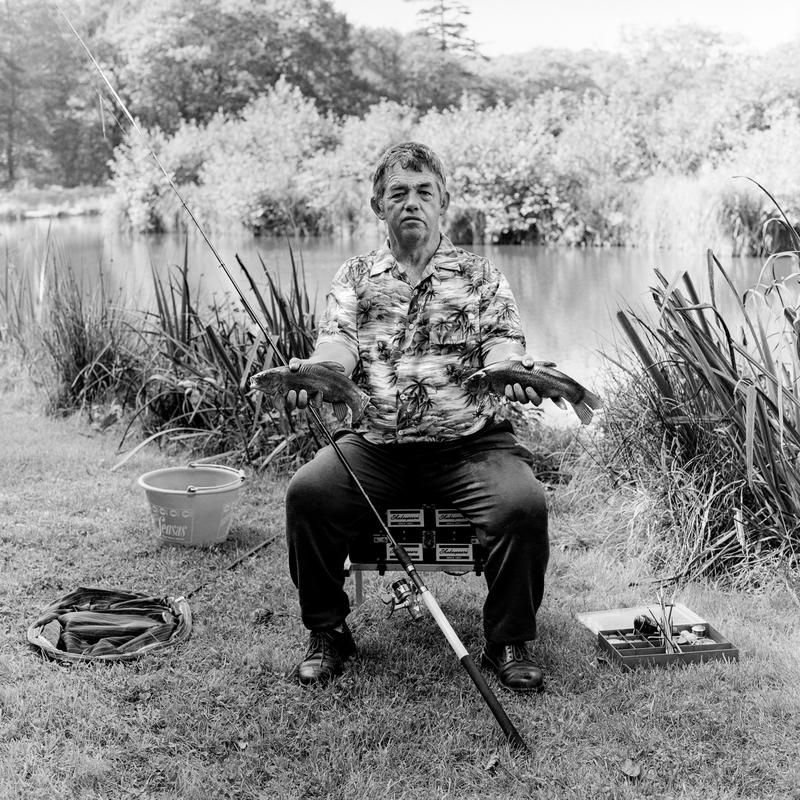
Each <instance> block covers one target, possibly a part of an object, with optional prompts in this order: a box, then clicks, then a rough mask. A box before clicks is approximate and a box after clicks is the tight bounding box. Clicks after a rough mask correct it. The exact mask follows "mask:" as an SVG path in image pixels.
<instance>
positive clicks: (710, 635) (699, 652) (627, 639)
mask: <svg viewBox="0 0 800 800" xmlns="http://www.w3.org/2000/svg"><path fill="white" fill-rule="evenodd" d="M702 624H703V625H704V626H705V629H706V634H705V638H706V639H711V640H712V641H711V642H708V643H703V644H700V643H698V644H681V645H679V646H680V650H681V652H677V651H676V652H673V653H668V652H667V649H666V647H665V645H664V643H663V640H662V638H661V636H660V635H658V634H656V635H652V636H644V635H642V634H641V633H638V632H637V631H635V630H634V629H633V628H616V629H611V630H601V631H598V633H597V643H598V645H599V646H600V649H601V650H604V651H605V652H606V653H608V655H609V656H610V658H611V661H612V662H613V663H615V664H619V665H620V666H621V667H622V668H623V669H624V670H631V669H635V668H636V667H652V666H665V665H667V664H699V663H702V662H704V661H719V660H724V661H738V660H739V650H738V649H737V648H736V647H734V646H733V645H732V644H731V643H730V642H729V641H728V640H727V639H726V638H725V637H724V636H723V635H722V634H721V633H720V632H719V631H718V630H716V629H715V628H713V627H712V626H711V625H709V624H708V623H707V622H703V623H702ZM691 628H692V625H691V624H679V625H673V631H676V632H678V633H679V632H680V631H683V630H690V629H691Z"/></svg>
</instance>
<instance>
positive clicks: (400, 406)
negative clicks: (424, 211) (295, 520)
mask: <svg viewBox="0 0 800 800" xmlns="http://www.w3.org/2000/svg"><path fill="white" fill-rule="evenodd" d="M318 342H319V343H322V342H335V343H337V344H341V345H344V346H345V347H347V348H348V349H349V350H350V351H351V352H352V353H353V355H354V356H355V357H356V359H357V361H358V365H357V367H356V371H355V373H354V375H353V378H354V380H355V381H356V383H358V385H359V386H360V387H361V388H362V389H363V390H364V391H365V392H366V393H367V394H369V395H370V397H371V399H372V402H371V403H370V405H369V406H367V410H366V412H365V414H364V418H363V419H362V421H361V423H360V424H359V426H358V427H357V428H356V429H357V430H360V431H362V432H363V433H364V435H365V437H366V438H367V439H369V440H370V441H373V442H378V443H381V442H420V441H426V442H427V441H444V440H448V439H455V438H457V437H459V436H465V435H467V434H470V433H474V432H475V431H477V430H480V428H482V427H483V426H484V425H485V424H486V421H487V419H489V418H490V417H492V416H493V414H494V409H495V405H496V403H497V401H496V400H495V399H493V398H492V397H491V396H487V395H484V396H475V395H473V394H469V393H468V392H466V391H464V390H463V389H462V388H461V386H460V381H461V380H462V379H463V378H465V377H466V376H467V375H470V374H471V373H472V372H474V371H475V370H476V369H479V368H480V367H482V366H483V362H484V358H485V356H486V354H487V353H488V352H489V351H490V350H491V349H492V348H493V347H495V346H496V345H498V344H501V343H508V342H513V343H516V344H518V345H519V354H520V355H522V354H523V353H524V352H525V337H524V335H523V333H522V327H521V325H520V318H519V312H518V310H517V305H516V302H515V300H514V297H513V295H512V293H511V289H510V287H509V285H508V281H507V280H506V278H505V277H504V276H503V275H502V274H501V273H500V272H499V271H498V270H497V269H496V268H495V267H494V266H493V265H492V263H491V262H490V261H489V260H488V259H487V258H484V257H483V256H479V255H475V254H474V253H470V252H467V251H466V250H462V249H460V248H457V247H455V246H454V245H453V244H452V242H451V241H450V240H449V239H448V238H447V237H445V236H443V237H442V239H441V242H440V243H439V247H438V249H437V250H436V252H435V253H434V254H433V257H432V258H431V260H430V261H429V262H428V265H427V266H426V268H425V271H424V272H423V273H422V276H421V277H420V280H419V282H418V283H417V284H416V286H412V285H411V283H410V281H409V279H408V277H407V275H406V271H405V269H404V268H403V267H402V266H401V265H400V264H398V262H397V261H396V260H395V258H394V256H393V255H392V252H391V250H390V249H389V245H388V243H387V244H386V245H385V246H384V247H382V248H379V249H378V250H374V251H372V252H371V253H368V254H367V255H363V256H356V257H355V258H351V259H349V260H348V261H346V262H345V263H344V264H343V265H342V266H341V267H340V268H339V271H338V272H337V273H336V275H335V277H334V279H333V282H332V284H331V290H330V292H329V294H328V297H327V306H326V310H325V314H324V315H323V319H322V321H321V324H320V328H319V337H318Z"/></svg>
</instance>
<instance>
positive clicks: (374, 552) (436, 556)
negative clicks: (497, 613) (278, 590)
mask: <svg viewBox="0 0 800 800" xmlns="http://www.w3.org/2000/svg"><path fill="white" fill-rule="evenodd" d="M384 521H385V522H386V527H387V528H388V529H389V532H390V533H391V534H392V536H393V537H394V539H395V541H396V542H397V543H398V544H399V545H401V546H402V547H403V549H404V550H405V551H406V553H408V556H409V558H410V559H411V561H412V562H413V563H414V567H415V568H416V569H417V570H419V571H420V572H450V571H452V572H475V574H476V575H480V574H481V572H482V571H483V565H484V561H485V558H486V552H485V550H484V548H483V547H482V546H481V544H480V542H479V541H478V535H477V532H476V530H475V526H474V525H472V524H471V523H470V522H469V521H468V520H467V519H466V517H464V516H463V515H462V514H461V513H460V512H459V511H457V510H456V509H454V508H449V507H445V506H443V505H440V504H437V503H436V502H435V501H428V502H423V503H413V504H412V503H408V504H404V505H397V506H394V507H392V508H389V509H387V510H386V511H385V515H384ZM349 551H350V555H349V557H348V558H347V560H346V561H345V564H344V574H345V577H347V576H349V575H351V574H352V575H353V577H354V579H355V600H356V604H357V605H358V604H360V603H361V602H362V601H363V599H364V595H363V573H364V572H377V573H378V574H380V575H383V574H385V573H386V572H387V571H398V570H402V569H403V568H402V567H401V566H400V564H399V563H398V561H397V559H396V558H395V557H394V554H393V553H392V547H391V545H390V544H389V542H388V540H387V538H386V534H385V533H384V531H383V530H382V529H381V528H380V526H379V525H378V524H377V522H376V523H375V529H374V530H373V531H372V533H371V534H367V535H364V536H361V537H359V538H358V539H356V540H354V541H353V542H351V543H350V548H349Z"/></svg>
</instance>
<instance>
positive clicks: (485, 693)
mask: <svg viewBox="0 0 800 800" xmlns="http://www.w3.org/2000/svg"><path fill="white" fill-rule="evenodd" d="M53 5H54V6H55V8H56V9H57V10H58V12H59V14H60V15H61V16H62V17H63V18H64V21H65V22H66V24H67V25H68V26H69V29H70V30H71V31H72V33H73V34H74V36H75V38H76V39H77V40H78V42H80V44H81V46H82V47H83V49H84V50H85V51H86V54H87V55H88V56H89V58H90V59H91V61H92V64H93V65H94V68H95V70H96V71H97V72H98V74H99V75H100V77H101V78H102V79H103V82H104V83H105V85H106V86H107V87H108V90H109V91H110V92H111V95H112V97H113V98H114V100H115V101H116V102H117V104H118V105H119V107H120V109H121V110H122V112H123V114H124V115H125V117H126V118H127V119H128V121H129V122H130V124H131V126H132V127H133V129H134V130H135V131H136V132H137V134H138V135H139V136H140V137H141V139H142V141H143V142H144V144H145V146H146V147H147V149H148V151H149V153H150V155H151V156H152V158H153V160H154V161H155V163H156V166H157V167H158V168H159V170H160V171H161V172H162V173H163V175H164V177H165V178H166V179H167V182H168V184H169V186H170V188H171V189H172V191H173V192H174V193H175V196H176V197H177V198H178V200H179V201H180V204H181V206H183V209H184V210H185V211H186V214H187V215H188V217H189V219H190V220H191V221H192V223H193V224H194V226H195V228H196V229H197V231H198V232H199V233H200V236H201V237H202V238H203V241H204V242H205V243H206V245H207V246H208V248H209V250H210V251H211V253H212V254H213V255H214V258H215V259H216V260H217V265H218V266H219V267H220V268H221V269H222V271H223V272H224V273H225V275H226V277H227V278H228V280H229V281H230V283H231V284H232V286H233V288H234V289H235V290H236V293H237V294H238V295H239V299H240V300H241V301H242V305H243V306H244V309H245V311H246V312H247V313H248V315H249V316H250V318H251V319H252V321H253V322H254V323H255V324H256V325H257V326H258V328H259V330H260V331H261V333H262V335H263V336H264V339H265V340H266V341H267V342H268V343H269V345H270V347H271V348H272V352H273V353H274V355H275V357H276V358H277V359H278V361H279V362H280V364H281V365H282V366H288V361H287V360H286V358H285V356H284V355H283V353H282V352H281V351H280V349H279V347H278V345H277V344H276V342H275V341H274V339H273V337H272V336H271V335H270V334H269V333H268V332H267V329H266V328H265V327H264V325H263V324H262V322H261V320H260V319H259V317H258V316H257V315H256V313H255V310H254V309H253V307H252V305H251V304H250V302H249V301H248V300H247V298H246V297H245V295H244V292H243V291H242V290H241V288H240V287H239V284H238V283H237V281H236V280H235V278H234V277H233V275H232V274H231V271H230V270H229V269H228V266H227V265H226V264H225V262H224V261H223V260H222V258H221V256H220V255H219V253H218V252H217V249H216V248H215V247H214V245H213V244H212V242H211V241H210V239H209V238H208V236H206V233H205V231H204V230H203V228H202V226H201V225H200V223H199V222H198V221H197V219H196V218H195V216H194V214H193V213H192V211H191V209H190V208H189V206H188V205H187V204H186V201H185V200H184V199H183V195H182V194H181V193H180V191H179V189H178V187H177V186H176V185H175V181H174V180H173V179H172V176H171V175H170V174H169V172H167V170H166V168H165V167H164V165H163V163H162V162H161V159H160V158H159V157H158V155H157V154H156V152H155V151H154V150H153V148H152V147H150V145H149V141H148V139H147V136H146V135H145V134H144V132H143V131H142V129H141V128H140V127H139V126H138V125H137V123H136V120H135V119H134V118H133V115H132V114H131V113H130V111H129V110H128V107H127V105H126V104H125V101H124V100H123V99H122V98H121V97H120V96H119V94H118V93H117V91H116V89H115V88H114V87H113V86H112V84H111V82H110V81H109V79H108V78H107V77H106V74H105V72H104V71H103V68H102V67H101V66H100V64H98V62H97V59H96V58H95V57H94V55H93V53H92V51H91V50H90V49H89V47H88V45H87V44H86V42H84V41H83V39H82V38H81V36H80V34H79V33H78V31H77V30H75V27H74V26H73V24H72V23H71V22H70V20H69V17H67V15H66V14H65V13H64V11H63V10H62V9H61V7H60V6H59V5H58V3H56V2H53ZM307 410H308V411H309V412H310V415H311V418H312V419H313V420H314V422H315V424H316V425H317V427H318V428H319V430H320V431H321V433H322V434H323V436H324V438H325V439H326V440H327V442H328V443H329V444H330V446H331V448H332V449H333V451H334V453H335V454H336V456H337V458H338V459H339V461H340V462H341V464H342V467H343V468H344V470H345V472H346V473H347V475H348V477H349V478H350V479H351V480H352V481H353V484H354V485H355V487H356V489H357V490H358V492H359V494H360V495H361V496H362V497H363V499H364V502H365V503H366V504H367V506H368V508H369V509H370V511H371V512H372V514H373V516H374V517H375V519H376V520H377V521H378V523H379V525H380V527H381V530H382V531H383V533H384V535H385V536H386V540H387V542H388V543H389V545H390V546H391V548H392V551H393V552H394V554H395V556H396V558H397V561H398V563H399V564H400V566H401V567H402V568H403V569H404V570H405V571H406V573H407V575H408V576H409V578H410V579H411V580H412V582H413V583H414V586H415V587H416V589H417V591H418V592H419V595H420V599H421V600H422V602H423V603H424V604H425V606H426V607H427V609H428V611H430V613H431V616H432V617H433V618H434V620H435V621H436V624H437V625H438V626H439V628H440V630H441V631H442V633H443V634H444V636H445V639H447V642H448V644H449V645H450V647H451V648H452V649H453V651H454V652H455V654H456V656H457V657H458V660H459V662H460V663H461V666H462V667H463V668H464V670H465V671H466V672H467V674H468V675H469V676H470V678H471V679H472V682H473V683H474V684H475V686H476V688H477V689H478V691H479V692H480V694H481V696H482V697H483V699H484V701H485V702H486V705H487V706H488V707H489V710H490V711H491V712H492V714H493V715H494V717H495V719H496V720H497V722H498V724H499V725H500V728H501V729H502V731H503V733H505V735H506V738H507V740H508V742H509V744H511V745H512V746H514V747H516V748H518V749H520V750H525V751H527V750H528V746H527V744H526V743H525V740H524V739H523V738H522V736H521V735H520V733H519V731H517V729H516V728H515V727H514V724H513V723H512V722H511V720H510V719H509V717H508V715H507V714H506V712H505V710H504V709H503V707H502V706H501V705H500V702H499V701H498V699H497V698H496V697H495V695H494V693H493V692H492V690H491V688H490V686H489V684H488V683H487V682H486V678H485V677H484V676H483V673H481V671H480V670H479V669H478V666H477V665H476V664H475V661H474V659H473V658H472V656H471V655H470V654H469V652H468V651H467V649H466V647H464V645H463V643H462V642H461V640H460V639H459V637H458V634H457V633H456V632H455V630H454V629H453V626H452V625H451V624H450V621H449V620H448V619H447V616H446V615H445V614H444V612H443V611H442V609H441V607H440V606H439V603H438V602H437V601H436V598H435V597H434V596H433V595H432V594H431V592H430V590H429V589H428V587H427V586H426V585H425V582H424V581H423V580H422V577H421V576H420V574H419V573H418V572H417V570H416V568H415V567H414V564H413V563H412V561H411V559H410V558H409V556H408V553H406V551H405V550H404V549H403V547H402V546H401V545H400V544H399V543H398V542H397V541H396V540H395V538H394V536H392V533H391V531H390V530H389V528H388V527H387V525H386V523H385V522H384V520H383V517H382V515H381V513H380V512H379V511H378V509H377V508H376V507H375V505H374V504H373V502H372V500H371V499H370V497H369V495H368V494H367V491H366V490H365V489H364V486H363V485H362V483H361V481H360V480H359V479H358V476H357V475H356V474H355V472H354V471H353V468H352V467H351V466H350V464H349V462H348V461H347V458H346V457H345V455H344V453H343V452H342V450H341V448H340V447H339V445H338V444H337V443H336V440H335V439H334V438H333V435H332V434H331V432H330V431H329V430H328V428H327V426H326V425H325V423H324V422H323V420H322V418H321V417H320V415H319V413H318V411H317V410H316V408H314V405H313V404H309V405H308V407H307Z"/></svg>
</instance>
